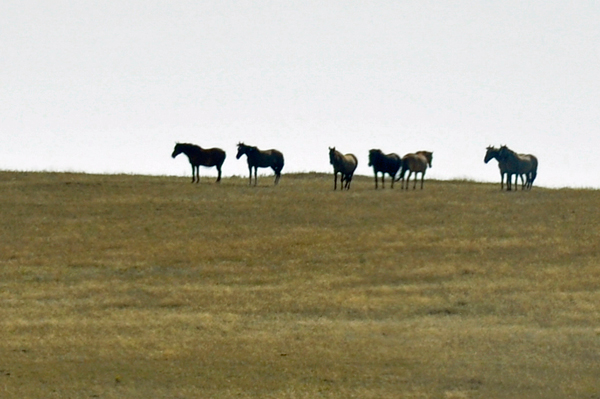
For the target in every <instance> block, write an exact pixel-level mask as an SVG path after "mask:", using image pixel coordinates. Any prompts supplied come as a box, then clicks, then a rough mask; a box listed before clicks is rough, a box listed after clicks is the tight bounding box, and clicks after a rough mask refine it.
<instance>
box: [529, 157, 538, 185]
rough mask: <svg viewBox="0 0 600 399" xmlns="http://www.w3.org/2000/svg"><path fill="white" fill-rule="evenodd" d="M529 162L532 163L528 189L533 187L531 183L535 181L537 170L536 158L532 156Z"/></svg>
mask: <svg viewBox="0 0 600 399" xmlns="http://www.w3.org/2000/svg"><path fill="white" fill-rule="evenodd" d="M531 160H532V161H533V167H532V168H531V182H530V183H529V187H531V186H532V185H533V182H534V181H535V178H536V177H537V168H538V160H537V158H536V157H535V156H534V155H532V156H531Z"/></svg>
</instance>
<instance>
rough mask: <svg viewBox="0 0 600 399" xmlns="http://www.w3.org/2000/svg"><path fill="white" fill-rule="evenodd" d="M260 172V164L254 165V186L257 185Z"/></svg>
mask: <svg viewBox="0 0 600 399" xmlns="http://www.w3.org/2000/svg"><path fill="white" fill-rule="evenodd" d="M257 174H258V166H255V167H254V187H256V183H258V177H257V176H256V175H257Z"/></svg>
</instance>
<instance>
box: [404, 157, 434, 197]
mask: <svg viewBox="0 0 600 399" xmlns="http://www.w3.org/2000/svg"><path fill="white" fill-rule="evenodd" d="M432 160H433V152H430V151H418V152H415V153H411V154H406V155H405V156H403V157H402V171H401V172H400V177H399V178H398V180H402V183H401V184H400V188H402V189H404V174H405V173H406V171H407V170H408V177H407V178H406V189H408V183H410V176H411V175H412V174H413V172H414V174H415V178H414V181H415V183H414V185H413V190H414V189H415V188H417V174H418V173H421V190H422V189H423V181H424V180H425V172H426V171H427V166H429V167H430V168H431V161H432Z"/></svg>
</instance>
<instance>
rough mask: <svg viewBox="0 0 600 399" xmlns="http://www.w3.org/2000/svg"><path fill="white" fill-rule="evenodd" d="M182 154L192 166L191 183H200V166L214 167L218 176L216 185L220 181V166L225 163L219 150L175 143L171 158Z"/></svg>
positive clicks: (223, 152)
mask: <svg viewBox="0 0 600 399" xmlns="http://www.w3.org/2000/svg"><path fill="white" fill-rule="evenodd" d="M181 153H184V154H185V155H187V157H188V159H189V161H190V164H191V165H192V183H194V182H196V183H199V182H200V170H199V169H200V166H216V167H217V171H218V172H219V176H218V177H217V183H218V182H220V181H221V166H222V165H223V162H225V151H223V150H222V149H220V148H209V149H206V150H205V149H204V148H202V147H200V146H197V145H195V144H189V143H177V144H175V149H174V150H173V154H171V156H172V157H173V158H175V157H176V156H177V155H179V154H181Z"/></svg>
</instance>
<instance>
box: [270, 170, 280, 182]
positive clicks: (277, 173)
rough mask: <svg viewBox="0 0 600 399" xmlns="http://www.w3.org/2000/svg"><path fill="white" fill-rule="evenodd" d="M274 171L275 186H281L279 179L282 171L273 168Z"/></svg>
mask: <svg viewBox="0 0 600 399" xmlns="http://www.w3.org/2000/svg"><path fill="white" fill-rule="evenodd" d="M272 169H273V171H274V172H275V185H277V184H279V178H280V177H281V169H279V168H272Z"/></svg>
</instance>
